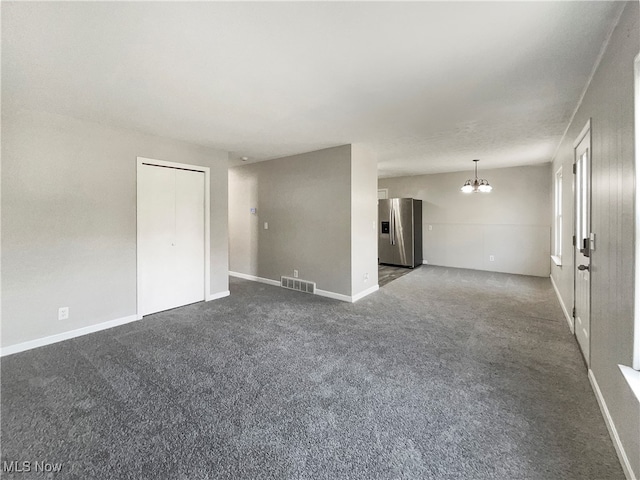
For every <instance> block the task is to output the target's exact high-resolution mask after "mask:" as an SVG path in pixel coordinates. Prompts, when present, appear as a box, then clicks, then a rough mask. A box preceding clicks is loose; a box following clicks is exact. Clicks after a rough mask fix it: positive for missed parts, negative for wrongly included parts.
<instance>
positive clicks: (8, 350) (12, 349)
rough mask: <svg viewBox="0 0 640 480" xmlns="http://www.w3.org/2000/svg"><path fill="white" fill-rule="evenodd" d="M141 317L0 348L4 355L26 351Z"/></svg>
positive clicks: (1, 353)
mask: <svg viewBox="0 0 640 480" xmlns="http://www.w3.org/2000/svg"><path fill="white" fill-rule="evenodd" d="M140 318H141V317H138V315H129V316H128V317H122V318H116V319H115V320H109V321H107V322H102V323H97V324H95V325H89V326H88V327H82V328H77V329H75V330H69V331H68V332H63V333H56V334H55V335H49V336H48V337H43V338H38V339H36V340H29V341H28V342H22V343H16V344H15V345H9V346H8V347H4V348H2V349H0V356H1V357H4V356H7V355H13V354H14V353H19V352H24V351H25V350H31V349H33V348H38V347H44V346H45V345H51V344H52V343H58V342H62V341H63V340H69V339H71V338H76V337H81V336H83V335H88V334H89V333H95V332H99V331H101V330H106V329H108V328H113V327H117V326H119V325H124V324H125V323H131V322H135V321H136V320H140Z"/></svg>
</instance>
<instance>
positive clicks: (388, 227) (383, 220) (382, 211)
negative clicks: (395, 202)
mask: <svg viewBox="0 0 640 480" xmlns="http://www.w3.org/2000/svg"><path fill="white" fill-rule="evenodd" d="M383 225H384V228H383ZM392 228H393V224H392V222H391V200H378V262H380V263H394V257H393V253H394V246H393V245H392V244H391V243H392V237H391V234H392ZM383 232H384V233H383Z"/></svg>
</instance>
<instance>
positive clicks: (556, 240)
mask: <svg viewBox="0 0 640 480" xmlns="http://www.w3.org/2000/svg"><path fill="white" fill-rule="evenodd" d="M553 195H554V197H553V219H554V223H553V227H554V235H553V253H552V255H551V258H552V259H553V261H554V263H555V264H556V265H562V167H560V168H559V169H558V171H557V172H556V178H555V183H554V190H553Z"/></svg>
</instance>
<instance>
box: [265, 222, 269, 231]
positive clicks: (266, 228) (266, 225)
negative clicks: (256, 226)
mask: <svg viewBox="0 0 640 480" xmlns="http://www.w3.org/2000/svg"><path fill="white" fill-rule="evenodd" d="M264 229H265V230H269V222H264Z"/></svg>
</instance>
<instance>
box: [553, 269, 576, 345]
mask: <svg viewBox="0 0 640 480" xmlns="http://www.w3.org/2000/svg"><path fill="white" fill-rule="evenodd" d="M549 278H550V279H551V285H553V289H554V290H555V292H556V296H557V297H558V302H559V303H560V308H562V312H563V313H564V318H566V319H567V323H568V324H569V330H571V333H575V327H574V324H573V317H572V316H571V315H569V311H568V310H567V307H566V306H565V304H564V300H562V295H560V290H558V286H557V285H556V282H555V280H554V279H553V275H549Z"/></svg>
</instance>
